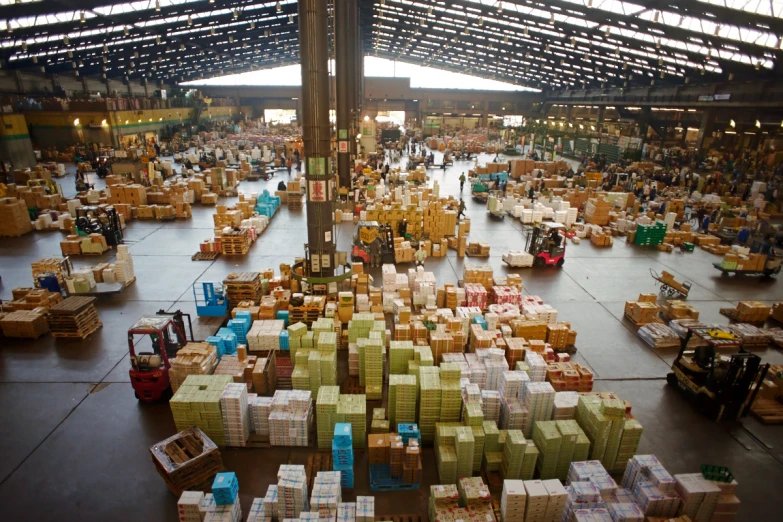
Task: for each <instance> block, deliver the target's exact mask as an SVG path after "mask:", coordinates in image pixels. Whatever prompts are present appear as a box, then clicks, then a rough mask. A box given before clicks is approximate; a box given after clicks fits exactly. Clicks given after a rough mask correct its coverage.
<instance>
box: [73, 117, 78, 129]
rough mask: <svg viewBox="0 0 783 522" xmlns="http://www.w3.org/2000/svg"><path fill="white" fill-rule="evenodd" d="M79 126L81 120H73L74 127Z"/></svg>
mask: <svg viewBox="0 0 783 522" xmlns="http://www.w3.org/2000/svg"><path fill="white" fill-rule="evenodd" d="M78 125H79V118H76V119H75V120H73V126H74V127H77V126H78Z"/></svg>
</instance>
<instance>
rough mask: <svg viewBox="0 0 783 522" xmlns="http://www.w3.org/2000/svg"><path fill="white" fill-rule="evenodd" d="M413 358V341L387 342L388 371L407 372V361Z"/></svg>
mask: <svg viewBox="0 0 783 522" xmlns="http://www.w3.org/2000/svg"><path fill="white" fill-rule="evenodd" d="M412 360H413V341H391V342H390V343H389V373H390V374H400V375H401V374H406V373H408V361H412Z"/></svg>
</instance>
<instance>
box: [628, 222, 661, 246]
mask: <svg viewBox="0 0 783 522" xmlns="http://www.w3.org/2000/svg"><path fill="white" fill-rule="evenodd" d="M665 236H666V224H665V223H664V222H663V221H656V222H655V223H653V224H650V225H637V226H636V236H635V237H634V241H633V242H634V244H636V245H649V246H655V245H660V244H662V243H663V241H664V237H665Z"/></svg>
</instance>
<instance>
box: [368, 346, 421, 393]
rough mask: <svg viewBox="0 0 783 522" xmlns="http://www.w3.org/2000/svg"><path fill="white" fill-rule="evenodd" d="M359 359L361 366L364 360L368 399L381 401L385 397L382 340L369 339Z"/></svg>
mask: <svg viewBox="0 0 783 522" xmlns="http://www.w3.org/2000/svg"><path fill="white" fill-rule="evenodd" d="M362 354H363V355H364V357H362ZM359 358H360V364H361V359H362V358H363V359H364V386H365V387H366V392H367V399H368V400H371V401H372V400H380V399H381V398H382V397H383V345H381V341H380V339H368V340H367V342H366V343H364V349H363V350H362V349H360V351H359ZM414 387H415V385H414Z"/></svg>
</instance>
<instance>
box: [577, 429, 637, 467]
mask: <svg viewBox="0 0 783 522" xmlns="http://www.w3.org/2000/svg"><path fill="white" fill-rule="evenodd" d="M632 456H633V454H632ZM589 458H590V439H588V438H587V435H585V432H584V430H581V429H580V430H579V435H577V437H576V444H575V445H574V455H573V456H572V457H571V462H581V461H583V460H587V459H589ZM629 458H630V457H629Z"/></svg>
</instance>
